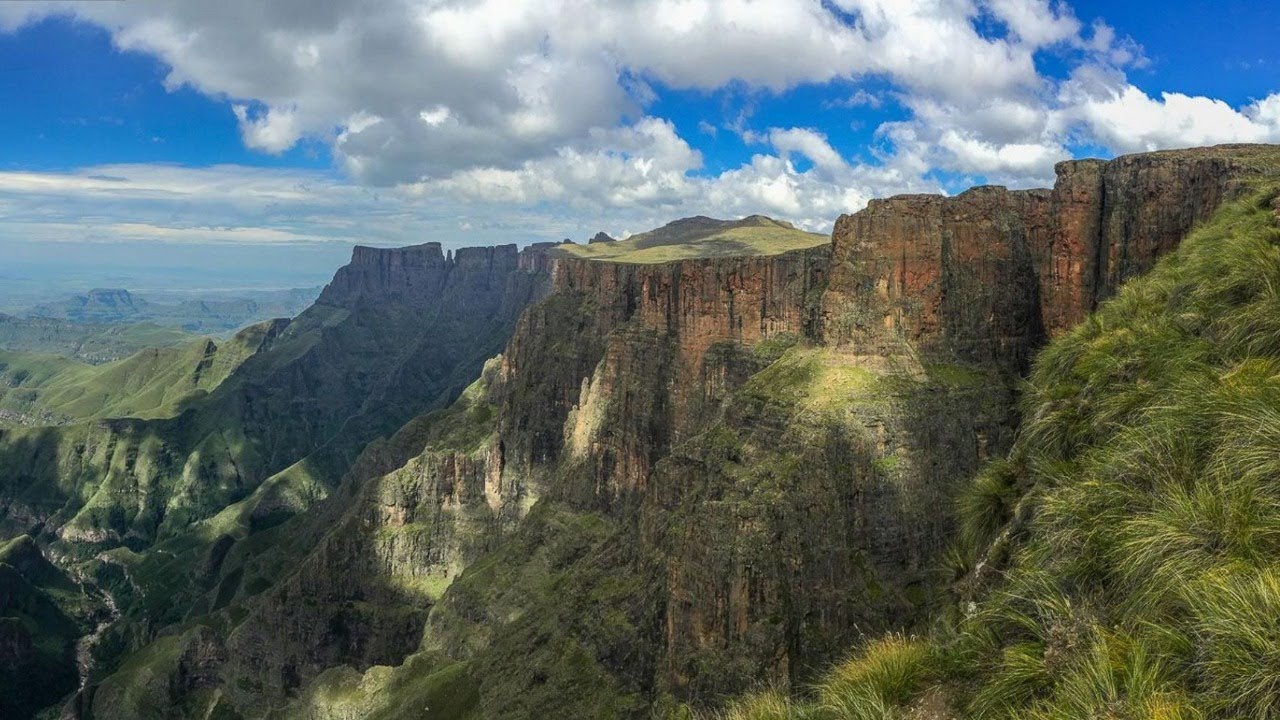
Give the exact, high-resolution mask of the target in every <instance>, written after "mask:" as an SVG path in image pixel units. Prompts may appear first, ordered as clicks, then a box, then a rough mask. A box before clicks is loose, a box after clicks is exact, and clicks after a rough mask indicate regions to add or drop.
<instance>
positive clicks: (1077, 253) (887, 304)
mask: <svg viewBox="0 0 1280 720" xmlns="http://www.w3.org/2000/svg"><path fill="white" fill-rule="evenodd" d="M1273 156H1274V150H1273V149H1272V148H1270V147H1267V146H1247V145H1246V146H1221V147H1215V148H1203V149H1198V150H1177V151H1168V152H1159V153H1149V154H1144V155H1131V156H1126V157H1121V158H1117V159H1116V160H1113V161H1111V162H1103V161H1099V160H1083V161H1071V162H1064V163H1061V164H1059V165H1058V167H1057V173H1058V181H1057V183H1056V184H1055V186H1054V188H1053V189H1052V190H1025V191H1008V190H1005V189H1004V188H1000V187H981V188H975V189H973V190H969V191H967V192H964V193H962V194H960V195H957V196H955V197H939V196H901V197H894V198H889V199H887V200H872V201H871V202H870V203H869V204H868V206H867V208H866V209H864V210H862V211H860V212H857V213H854V214H852V215H843V216H841V217H840V218H839V219H838V220H837V221H836V226H835V231H834V233H833V234H832V246H833V249H832V271H831V282H830V285H829V287H828V290H827V295H826V297H825V298H824V300H823V319H824V326H825V335H824V340H826V341H827V342H832V343H836V344H845V343H852V344H855V345H860V346H862V345H868V344H870V345H871V346H873V347H876V348H877V351H880V352H883V351H885V350H887V349H888V348H887V346H886V344H891V343H895V342H903V341H905V342H907V343H910V344H912V345H913V346H916V347H918V348H919V349H921V350H924V351H926V352H944V353H952V354H955V355H956V356H958V357H961V358H964V359H968V360H973V361H979V362H984V361H996V362H999V363H1003V364H1007V365H1008V366H1009V367H1010V368H1011V369H1013V370H1015V371H1017V372H1025V371H1026V369H1027V363H1028V361H1029V360H1030V358H1031V356H1032V353H1033V352H1034V351H1035V350H1036V349H1037V348H1039V347H1040V346H1041V345H1043V344H1044V342H1045V339H1046V336H1048V335H1053V334H1056V333H1059V332H1061V331H1063V330H1066V329H1067V328H1070V327H1072V326H1074V325H1075V324H1077V323H1079V322H1080V321H1081V320H1082V319H1083V318H1084V317H1085V315H1086V314H1087V313H1089V312H1091V311H1092V310H1093V309H1094V308H1095V307H1096V306H1097V304H1098V303H1099V302H1100V301H1101V300H1103V299H1105V298H1107V297H1110V296H1111V295H1112V294H1114V293H1115V291H1116V289H1117V288H1118V287H1119V286H1120V284H1121V283H1122V282H1124V281H1125V280H1126V279H1128V278H1130V277H1133V276H1135V275H1137V274H1140V273H1142V272H1144V271H1146V270H1148V269H1150V268H1151V266H1152V265H1153V263H1154V262H1155V260H1156V259H1157V258H1158V257H1160V256H1161V255H1163V254H1164V253H1167V252H1168V251H1169V250H1171V249H1173V248H1174V247H1176V246H1177V244H1178V242H1179V241H1180V240H1181V239H1182V238H1183V237H1184V236H1185V235H1186V234H1187V232H1189V231H1190V230H1191V229H1192V228H1193V227H1194V226H1195V225H1196V224H1197V223H1200V222H1203V221H1204V220H1206V219H1207V218H1208V217H1209V216H1210V214H1212V212H1213V211H1214V210H1215V209H1216V208H1217V207H1218V206H1219V205H1220V204H1221V203H1222V202H1224V201H1225V200H1228V199H1232V198H1235V197H1239V196H1240V195H1241V194H1242V193H1244V192H1247V191H1248V190H1249V188H1251V187H1252V186H1253V184H1254V181H1255V180H1256V178H1257V177H1258V176H1259V175H1260V174H1266V173H1269V172H1273V170H1272V169H1270V167H1271V166H1270V165H1269V163H1270V162H1272V158H1273Z"/></svg>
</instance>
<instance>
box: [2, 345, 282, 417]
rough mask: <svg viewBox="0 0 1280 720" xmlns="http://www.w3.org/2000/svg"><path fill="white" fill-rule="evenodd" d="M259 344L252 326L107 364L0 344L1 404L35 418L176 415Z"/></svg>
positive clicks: (209, 388)
mask: <svg viewBox="0 0 1280 720" xmlns="http://www.w3.org/2000/svg"><path fill="white" fill-rule="evenodd" d="M260 342H261V336H260V334H259V333H258V332H257V330H256V329H255V328H250V329H247V330H245V331H243V332H241V333H239V334H238V335H236V336H235V337H234V338H231V339H228V340H225V341H218V342H215V341H213V340H211V339H208V338H202V339H200V340H197V341H194V342H190V343H187V344H185V345H181V346H176V347H157V348H150V349H146V350H142V351H139V352H138V353H135V354H134V355H131V356H130V357H128V358H125V359H123V360H117V361H115V362H110V363H106V364H102V365H89V364H86V363H83V362H79V361H76V360H69V359H67V358H63V357H58V356H55V355H34V354H29V353H19V352H11V351H6V350H0V409H4V410H9V411H10V412H11V413H14V414H16V415H18V416H21V417H27V418H30V419H31V420H32V421H33V422H37V421H49V420H53V421H55V422H58V421H67V420H86V419H95V418H105V417H139V418H163V417H170V416H173V415H175V414H177V412H178V411H179V410H180V409H181V408H182V407H184V406H186V405H188V404H190V403H191V402H194V401H195V400H197V399H199V398H201V397H203V396H205V395H207V394H208V393H209V392H210V391H211V390H213V388H215V387H217V385H218V384H219V383H221V382H222V381H223V380H224V379H226V377H227V376H228V375H230V374H231V372H232V371H234V370H235V369H236V368H237V367H239V366H240V363H242V362H244V360H245V359H246V358H247V357H249V355H251V354H252V353H253V351H254V350H255V349H256V348H257V345H258V344H259V343H260ZM0 422H3V419H0Z"/></svg>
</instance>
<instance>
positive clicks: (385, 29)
mask: <svg viewBox="0 0 1280 720" xmlns="http://www.w3.org/2000/svg"><path fill="white" fill-rule="evenodd" d="M50 13H68V14H73V15H75V16H76V17H78V18H80V19H82V20H85V21H88V22H93V23H97V24H99V25H101V26H102V27H105V28H106V29H108V30H109V31H110V32H111V33H112V36H113V38H114V41H115V43H116V44H117V45H118V46H119V47H120V48H123V49H128V50H134V51H139V52H145V53H149V54H151V55H154V56H156V57H158V58H159V59H160V60H162V61H163V62H164V63H165V64H166V65H167V66H168V67H169V69H170V70H169V73H168V75H167V77H166V78H165V83H166V85H167V86H168V87H170V88H176V87H180V86H190V87H192V88H194V89H196V90H198V91H200V92H203V93H206V94H208V95H210V96H213V97H216V98H220V99H223V100H225V101H226V102H227V104H228V108H229V112H231V113H233V114H234V117H235V119H236V121H237V123H238V126H239V128H240V132H241V135H242V138H243V142H244V143H245V145H246V146H247V147H250V148H253V149H255V150H259V151H261V152H264V153H272V154H278V153H282V152H285V151H287V150H288V149H290V148H291V147H293V146H294V145H295V144H296V143H298V142H299V141H301V140H303V139H312V140H318V141H321V142H325V143H328V144H329V146H330V147H331V149H332V153H333V156H334V159H335V162H336V163H337V166H338V168H339V169H340V170H341V171H342V173H344V174H345V176H346V177H347V178H349V179H350V180H351V181H353V182H354V185H352V186H345V187H344V186H343V183H341V182H339V181H337V180H335V179H333V178H332V177H330V176H320V175H318V176H306V178H307V179H306V180H305V183H306V184H307V186H308V187H309V188H310V190H309V191H308V192H309V193H312V195H311V198H312V199H310V200H302V199H298V198H293V199H291V200H290V201H289V202H291V203H303V205H304V206H305V207H307V208H310V209H309V210H308V212H309V213H311V214H310V217H312V218H315V219H316V224H315V225H314V226H308V227H281V228H280V229H282V231H284V232H286V233H292V235H291V236H289V237H294V238H295V239H298V238H315V237H320V238H324V237H331V235H327V234H326V233H327V232H329V231H330V230H331V229H332V228H333V227H334V226H333V225H332V224H331V223H332V222H335V220H334V219H333V217H329V216H330V215H332V216H335V217H336V216H337V215H338V213H326V212H325V211H324V210H323V209H322V208H320V207H314V206H312V205H311V204H310V203H312V202H315V201H318V199H323V202H328V203H332V204H333V205H332V206H333V207H338V208H343V209H344V210H346V211H356V210H358V211H360V212H371V213H374V214H375V216H377V217H380V218H381V217H383V216H382V215H380V214H379V213H383V212H385V213H387V214H386V217H387V218H391V217H397V218H398V217H401V216H400V215H399V213H404V214H414V213H417V214H418V215H419V216H420V217H423V218H427V220H424V221H423V223H424V224H416V225H415V224H412V223H410V224H401V225H398V226H397V225H395V223H393V222H392V221H390V220H387V221H386V222H385V223H382V221H381V220H379V221H378V222H374V223H372V224H371V225H370V227H371V228H373V229H372V230H371V231H370V232H372V233H373V234H374V235H375V236H378V237H381V236H380V235H379V233H383V232H385V233H388V235H387V237H391V235H392V234H394V232H396V231H400V232H404V233H408V234H409V235H406V236H405V237H402V238H401V241H405V240H413V239H415V238H414V237H412V233H423V232H428V231H429V232H440V233H448V234H449V236H450V237H453V236H456V232H457V228H459V227H461V226H463V225H466V226H467V227H469V228H471V230H469V232H473V233H479V234H481V235H483V233H485V232H489V233H492V234H493V236H495V237H497V236H498V235H500V234H502V233H508V234H510V233H512V232H520V231H518V230H517V229H516V226H514V225H512V224H511V223H513V222H522V223H525V227H527V228H528V229H529V232H532V233H544V232H545V233H548V234H549V236H551V237H562V236H563V235H565V234H572V233H573V232H576V231H581V230H583V229H584V228H591V227H594V228H595V229H601V228H603V229H609V230H613V231H615V233H616V232H618V231H620V230H622V229H627V228H630V229H635V228H640V229H643V228H644V227H646V226H645V225H644V224H643V223H646V222H651V221H652V222H654V224H657V223H658V222H665V221H666V220H669V219H670V218H671V217H672V216H674V215H678V214H693V213H695V212H697V213H705V214H713V215H730V214H734V213H742V214H745V213H750V212H765V213H770V214H775V215H780V216H783V217H786V218H788V219H792V220H795V221H797V222H800V223H801V224H803V225H805V226H806V227H810V228H813V229H825V228H827V227H829V226H830V223H831V222H832V220H833V219H834V218H835V216H836V215H838V214H839V213H840V212H845V211H852V210H856V209H858V208H860V207H861V206H862V205H863V204H865V202H866V200H867V199H868V198H869V197H873V196H876V195H885V194H891V193H894V192H901V191H920V190H934V189H936V186H937V183H936V181H934V180H931V179H930V178H932V177H935V176H936V174H937V173H938V172H942V173H952V174H959V175H963V176H981V177H984V178H986V179H988V180H990V181H993V182H1001V183H1005V184H1010V185H1015V186H1027V185H1035V184H1044V183H1047V182H1051V181H1052V168H1053V165H1054V164H1055V163H1056V162H1058V161H1060V160H1062V159H1066V158H1068V157H1070V156H1071V149H1070V148H1071V147H1072V146H1073V145H1076V144H1080V143H1089V144H1099V145H1102V146H1104V147H1106V148H1109V149H1111V150H1113V151H1116V152H1125V151H1130V150H1146V149H1155V148H1161V147H1173V146H1185V145H1193V144H1203V143H1209V142H1220V141H1267V140H1277V139H1280V131H1278V130H1277V128H1280V94H1278V95H1272V96H1269V97H1267V98H1264V99H1262V100H1259V101H1257V102H1255V103H1252V104H1250V105H1247V106H1245V107H1231V106H1229V105H1227V104H1226V103H1223V102H1221V101H1219V100H1216V99H1213V98H1208V97H1191V96H1187V95H1182V94H1178V93H1174V92H1167V93H1162V94H1158V95H1156V96H1152V95H1150V94H1148V93H1147V92H1145V91H1143V90H1141V89H1139V88H1138V87H1136V86H1135V85H1133V84H1131V83H1130V82H1129V80H1128V79H1127V77H1126V75H1125V71H1126V68H1129V67H1131V66H1134V65H1140V64H1141V63H1142V62H1143V61H1144V60H1143V56H1142V52H1141V48H1140V47H1139V46H1138V45H1137V44H1136V43H1134V42H1133V41H1132V40H1130V39H1128V38H1124V37H1120V36H1118V34H1117V33H1116V32H1115V31H1114V30H1113V29H1112V28H1111V27H1110V26H1109V25H1107V24H1106V23H1105V22H1104V21H1102V20H1096V21H1092V22H1082V21H1081V19H1079V18H1078V17H1076V15H1075V14H1074V13H1073V11H1072V10H1071V8H1070V7H1069V6H1068V5H1067V4H1066V3H1064V2H1060V1H1054V0H651V1H650V2H643V3H639V2H635V1H634V0H398V1H396V2H387V3H367V2H362V1H361V0H328V1H326V2H308V1H305V0H289V1H287V2H270V3H264V2H260V1H258V0H221V1H220V2H217V3H161V2H158V1H150V0H137V1H133V2H128V3H103V2H68V3H42V4H27V3H0V28H8V29H12V28H15V27H18V26H20V25H21V24H22V23H24V22H27V21H29V20H31V19H33V18H36V17H39V16H42V15H48V14H50ZM1047 53H1057V54H1058V55H1059V58H1060V59H1061V60H1062V61H1064V62H1066V63H1067V64H1068V65H1069V66H1070V67H1072V68H1073V71H1072V72H1071V74H1070V75H1069V76H1067V77H1065V78H1055V77H1052V76H1049V75H1046V74H1044V73H1043V72H1041V70H1040V69H1039V68H1038V66H1037V58H1038V57H1043V56H1044V55H1045V54H1047ZM867 80H874V85H868V84H867V83H866V82H865V81H867ZM824 83H834V84H833V85H832V87H833V89H834V88H839V89H840V93H839V97H838V98H837V99H834V100H829V101H828V102H826V103H825V104H824V106H825V108H826V110H825V111H826V112H833V113H834V112H840V111H842V110H844V111H847V110H854V109H856V110H857V111H858V112H859V113H864V114H865V113H872V114H873V116H874V113H875V112H876V111H879V110H881V109H882V106H883V105H885V104H886V100H887V99H889V98H892V101H893V102H892V106H893V109H894V110H895V111H896V110H898V109H902V110H905V112H906V117H905V118H902V117H900V116H896V117H895V119H894V120H892V121H886V122H882V123H881V124H880V125H879V126H878V129H877V130H876V132H875V146H874V147H872V148H857V149H852V148H847V147H839V144H838V143H836V144H833V142H832V140H831V138H829V137H827V136H825V135H823V133H821V132H819V131H818V130H815V129H813V128H812V127H805V126H806V125H808V124H809V123H806V122H804V121H798V122H794V123H793V124H795V125H798V127H789V126H784V127H768V126H764V127H761V126H756V127H753V126H751V125H750V123H749V121H748V120H747V118H746V115H745V114H744V115H743V120H742V122H741V123H739V124H736V125H734V126H733V129H734V132H735V133H737V135H738V136H739V137H740V138H742V139H743V140H744V141H745V142H747V143H748V144H749V145H750V146H751V148H750V149H751V152H752V153H753V154H752V155H751V157H750V158H749V159H746V160H744V161H743V162H741V164H740V165H739V166H737V167H731V168H730V169H728V170H724V171H722V172H718V173H717V174H710V173H708V172H707V170H706V169H705V166H704V163H703V158H702V156H701V154H700V153H699V152H698V150H697V149H696V148H695V147H693V146H691V145H690V143H689V142H688V141H687V140H686V138H683V137H681V135H680V134H679V132H677V129H676V127H675V125H673V124H672V122H670V121H669V120H667V119H664V118H661V117H655V116H654V114H653V113H654V110H653V108H654V102H655V98H656V97H657V95H658V94H659V93H658V90H663V91H665V90H667V89H677V90H690V91H718V90H723V89H725V88H741V89H744V91H745V93H746V94H751V93H780V92H786V91H788V90H790V89H793V88H796V87H798V86H801V85H815V84H816V85H821V84H824ZM863 85H867V87H863ZM868 87H875V88H877V89H878V90H877V92H875V93H873V92H871V91H869V90H868V89H867V88H868ZM655 88H657V89H655ZM813 110H814V112H819V108H814V109H813ZM696 128H697V132H698V133H699V134H700V135H702V136H706V137H710V138H714V137H715V134H716V125H715V124H713V123H712V122H709V121H708V120H707V119H701V121H700V122H699V123H697V125H696ZM799 168H804V169H803V170H801V169H799ZM127 170H128V173H127V175H126V177H127V178H128V183H126V184H128V185H130V186H131V187H132V188H133V190H131V191H129V192H133V193H135V194H131V195H130V196H129V197H130V198H131V202H134V203H137V202H140V200H139V198H140V197H142V195H139V194H137V193H138V192H141V191H139V190H138V187H139V186H140V185H145V183H140V182H139V181H140V179H142V178H144V177H145V176H147V175H148V174H149V173H160V174H165V173H168V177H167V178H166V180H165V182H166V183H176V184H177V185H179V186H183V187H186V186H187V185H189V184H190V183H196V182H201V180H200V178H201V177H203V176H201V175H200V174H199V173H198V172H191V173H187V174H182V173H175V172H173V171H172V170H163V169H161V170H154V169H145V168H140V167H130V168H127ZM104 172H105V170H104ZM251 174H252V173H251ZM214 175H215V176H217V177H219V178H220V179H219V180H218V181H216V182H215V181H213V180H208V178H205V179H206V180H208V183H209V184H207V185H206V186H205V187H204V188H203V191H204V192H208V193H210V196H211V197H214V198H218V200H217V201H216V202H212V203H210V204H209V206H208V208H207V209H208V210H209V212H212V211H213V210H214V209H215V207H217V206H218V203H233V202H237V201H236V200H235V198H234V194H233V193H226V192H224V191H223V188H222V187H221V186H220V185H219V183H220V182H221V178H222V177H223V175H221V174H220V173H214ZM301 176H302V175H299V174H295V178H296V177H301ZM210 177H212V176H210ZM5 182H8V183H10V184H13V183H21V182H30V183H38V182H44V183H51V184H53V185H58V184H63V185H65V184H67V183H71V184H73V185H76V186H77V187H80V188H82V189H84V188H89V187H90V186H92V188H93V189H92V192H93V193H99V194H100V195H99V197H111V196H113V195H114V194H118V193H120V192H125V191H124V190H121V188H120V187H118V185H119V183H116V184H115V185H113V184H111V183H109V182H106V181H95V180H92V179H91V178H89V177H88V176H86V175H83V174H80V175H76V176H74V177H68V176H41V177H38V178H37V177H27V178H26V179H25V180H23V179H21V178H18V177H17V176H16V175H14V174H9V175H8V176H7V178H0V194H2V193H3V192H5V190H4V188H5V185H4V183H5ZM252 182H263V183H265V185H266V186H270V187H272V188H273V189H272V190H271V192H273V193H279V192H284V191H285V188H286V187H287V186H288V182H285V181H283V180H282V179H281V178H272V179H270V181H265V180H262V179H261V178H258V179H257V180H253V181H251V184H252ZM95 183H96V184H95ZM166 187H168V186H166ZM361 187H367V188H380V190H378V191H376V192H373V195H376V196H377V197H379V198H383V199H384V200H383V201H384V202H386V203H389V204H390V206H394V210H391V209H388V207H384V206H382V205H378V204H377V203H370V202H369V201H368V199H367V198H366V197H364V196H362V195H361V193H365V192H366V191H365V190H362V189H361ZM317 189H319V191H320V194H319V195H316V194H315V193H316V192H317ZM8 192H10V193H17V194H16V195H14V194H11V195H10V198H9V202H21V201H22V199H23V198H29V197H31V194H30V193H31V192H34V191H33V190H31V189H30V188H27V189H25V190H22V191H21V192H19V191H17V190H14V189H13V188H12V187H10V188H9V190H8ZM85 192H89V191H88V190H85ZM370 192H372V191H370ZM143 194H145V192H143ZM240 202H242V203H243V204H245V205H246V206H247V207H249V208H250V209H249V210H247V211H246V212H249V219H250V220H251V222H250V224H251V225H253V226H255V227H258V226H260V227H279V226H278V225H272V224H271V223H273V222H284V221H283V220H280V219H279V218H272V217H268V216H267V215H266V214H264V213H266V211H265V210H254V209H252V208H255V207H258V206H257V205H255V204H254V203H255V201H252V200H243V201H240ZM201 207H204V206H201ZM513 208H515V209H513ZM144 209H145V208H144ZM147 211H148V212H150V210H147ZM202 212H203V211H202ZM254 213H259V214H254ZM499 216H501V218H502V219H498V217H499ZM281 217H284V216H281ZM437 221H438V222H437ZM201 222H203V223H204V224H203V225H200V224H196V225H193V226H192V227H194V228H196V229H197V230H198V229H199V228H200V227H205V228H214V229H217V228H219V227H221V226H220V225H219V224H218V223H217V222H216V221H214V219H213V218H212V216H210V217H207V218H206V219H205V220H203V221H201ZM396 222H402V221H401V220H396ZM620 226H621V227H620ZM397 228H398V230H397ZM174 236H175V237H180V236H182V234H181V233H177V234H175V235H174ZM224 237H227V238H232V237H247V236H246V235H235V234H234V233H233V234H231V235H225V234H224ZM265 237H266V236H264V238H265ZM273 237H274V236H273ZM282 237H284V236H281V237H275V240H280V239H282ZM484 237H488V236H484ZM521 237H528V233H525V234H523V235H521ZM543 237H547V236H545V235H544V236H543ZM269 239H270V238H268V240H269ZM375 239H376V238H375ZM481 239H482V238H481V237H476V238H475V241H480V240H481ZM264 241H266V240H264Z"/></svg>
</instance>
